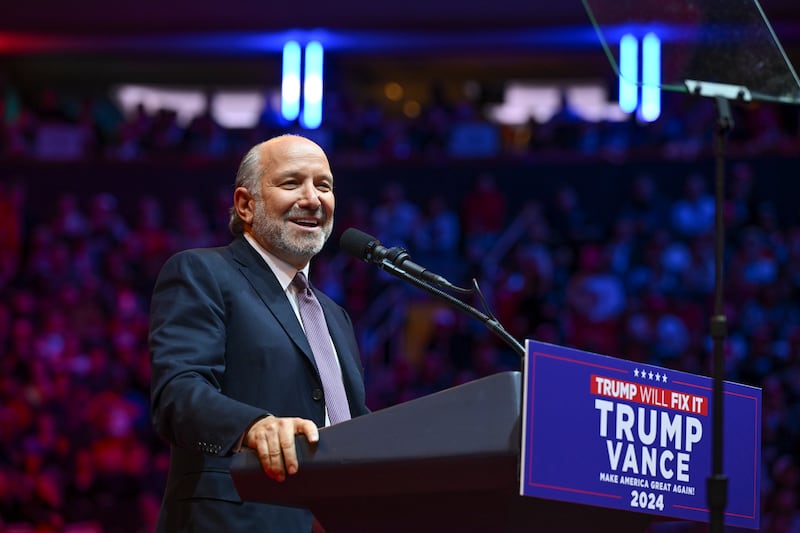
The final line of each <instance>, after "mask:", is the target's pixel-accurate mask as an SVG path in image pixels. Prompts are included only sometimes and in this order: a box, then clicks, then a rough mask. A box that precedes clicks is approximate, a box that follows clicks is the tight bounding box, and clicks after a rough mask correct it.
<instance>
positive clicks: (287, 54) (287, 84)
mask: <svg viewBox="0 0 800 533" xmlns="http://www.w3.org/2000/svg"><path fill="white" fill-rule="evenodd" d="M281 115H283V118H284V119H286V120H289V121H291V120H295V119H296V118H297V117H298V116H299V115H300V45H299V44H297V41H288V42H287V43H286V44H284V45H283V78H282V79H281Z"/></svg>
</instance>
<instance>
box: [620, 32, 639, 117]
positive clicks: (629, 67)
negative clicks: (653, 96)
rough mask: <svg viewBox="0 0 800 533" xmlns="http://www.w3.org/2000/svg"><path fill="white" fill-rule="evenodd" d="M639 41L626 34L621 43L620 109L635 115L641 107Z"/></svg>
mask: <svg viewBox="0 0 800 533" xmlns="http://www.w3.org/2000/svg"><path fill="white" fill-rule="evenodd" d="M638 80H639V41H638V40H636V37H634V36H633V35H631V34H630V33H626V34H625V35H623V36H622V39H620V41H619V107H620V108H621V109H622V110H623V111H625V112H626V113H633V112H634V111H636V107H637V106H638V105H639V98H638V96H639V94H638V93H639V91H638V90H637V87H636V84H637V82H638Z"/></svg>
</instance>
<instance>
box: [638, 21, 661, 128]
mask: <svg viewBox="0 0 800 533" xmlns="http://www.w3.org/2000/svg"><path fill="white" fill-rule="evenodd" d="M659 116H661V39H659V38H658V36H657V35H656V34H655V33H652V32H651V33H648V34H647V35H645V36H644V39H643V40H642V105H641V107H640V108H639V117H640V118H641V119H642V120H644V121H646V122H653V121H654V120H656V119H657V118H658V117H659Z"/></svg>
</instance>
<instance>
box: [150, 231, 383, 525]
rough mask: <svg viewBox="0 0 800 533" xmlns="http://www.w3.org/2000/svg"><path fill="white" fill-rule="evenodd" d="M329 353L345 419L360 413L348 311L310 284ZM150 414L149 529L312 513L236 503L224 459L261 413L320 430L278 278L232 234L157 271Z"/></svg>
mask: <svg viewBox="0 0 800 533" xmlns="http://www.w3.org/2000/svg"><path fill="white" fill-rule="evenodd" d="M314 292H315V293H316V295H317V298H318V299H319V301H320V303H321V305H322V308H323V311H324V313H325V318H326V321H327V323H328V329H329V330H330V333H331V337H332V338H333V343H334V345H335V346H336V351H337V353H338V355H339V360H340V363H341V367H342V375H343V379H344V386H345V390H346V391H347V397H348V400H349V403H350V411H351V414H352V416H354V417H355V416H359V415H362V414H365V413H366V412H367V411H368V410H367V407H366V404H365V398H364V385H363V368H362V366H361V361H360V357H359V352H358V347H357V344H356V339H355V335H354V332H353V326H352V323H351V321H350V318H349V316H348V315H347V313H346V312H345V311H344V309H342V308H341V307H340V306H339V305H337V304H336V303H335V302H333V301H332V300H331V299H330V298H328V297H327V296H325V295H324V294H322V293H321V292H318V291H316V290H315V291H314ZM149 342H150V352H151V362H152V383H151V410H152V413H151V414H152V418H153V423H154V425H155V428H156V430H157V431H158V433H159V434H160V435H161V436H162V437H164V438H165V439H166V440H168V441H169V442H170V444H171V458H170V469H169V475H168V480H167V485H166V489H165V494H164V500H163V502H162V508H161V514H160V516H159V531H169V532H170V533H172V532H177V531H194V532H197V531H229V532H230V531H245V530H246V531H268V532H271V531H276V532H282V533H288V532H295V531H297V532H300V531H303V532H308V531H310V530H311V520H312V517H311V514H310V512H309V511H307V510H303V509H291V508H286V507H279V506H272V505H266V504H259V503H251V502H242V501H241V499H240V498H239V495H238V493H237V492H236V489H235V487H234V485H233V481H232V478H231V475H230V470H229V468H230V460H231V456H232V454H233V453H235V451H236V447H237V445H238V444H239V442H240V438H241V437H242V435H243V434H244V433H245V431H246V430H247V429H248V427H249V426H250V425H251V424H252V423H253V422H254V421H255V420H257V419H259V418H260V417H263V416H265V415H267V414H273V415H275V416H279V417H280V416H293V417H294V416H296V417H302V418H307V419H310V420H313V421H314V422H315V423H316V424H317V426H319V427H322V426H323V425H324V422H325V410H324V409H325V406H324V398H323V394H322V382H321V381H320V377H319V373H318V372H317V369H316V364H315V362H314V356H313V354H312V352H311V348H310V347H309V345H308V341H307V340H306V337H305V334H304V333H303V329H302V327H301V326H300V323H299V321H298V319H297V316H296V315H295V313H294V310H293V309H292V307H291V305H290V304H289V302H288V300H287V298H286V294H285V292H284V291H283V289H282V288H281V287H280V285H279V283H278V280H277V278H276V277H275V275H274V274H273V273H272V271H271V270H270V268H269V266H268V265H267V264H266V263H265V262H264V260H263V259H262V258H261V256H260V255H259V254H258V252H257V251H256V250H255V249H253V247H252V246H251V245H250V244H249V243H248V242H247V241H246V240H245V239H244V238H243V237H241V236H240V237H238V238H236V239H235V240H234V241H233V242H232V243H231V244H230V245H228V246H225V247H220V248H208V249H196V250H187V251H184V252H180V253H178V254H176V255H175V256H173V257H171V258H170V259H169V260H168V261H167V262H166V263H165V264H164V266H163V268H162V270H161V273H160V274H159V277H158V280H157V282H156V285H155V289H154V292H153V298H152V303H151V309H150V339H149Z"/></svg>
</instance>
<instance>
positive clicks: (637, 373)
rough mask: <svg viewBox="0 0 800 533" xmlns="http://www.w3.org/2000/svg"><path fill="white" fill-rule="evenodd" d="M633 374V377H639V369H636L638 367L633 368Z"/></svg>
mask: <svg viewBox="0 0 800 533" xmlns="http://www.w3.org/2000/svg"><path fill="white" fill-rule="evenodd" d="M633 375H634V376H635V377H637V378H638V377H639V369H638V368H637V369H634V371H633Z"/></svg>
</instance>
